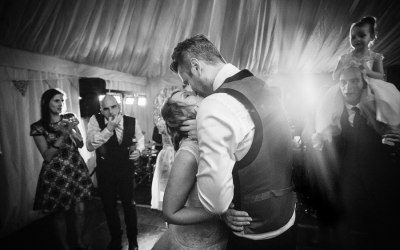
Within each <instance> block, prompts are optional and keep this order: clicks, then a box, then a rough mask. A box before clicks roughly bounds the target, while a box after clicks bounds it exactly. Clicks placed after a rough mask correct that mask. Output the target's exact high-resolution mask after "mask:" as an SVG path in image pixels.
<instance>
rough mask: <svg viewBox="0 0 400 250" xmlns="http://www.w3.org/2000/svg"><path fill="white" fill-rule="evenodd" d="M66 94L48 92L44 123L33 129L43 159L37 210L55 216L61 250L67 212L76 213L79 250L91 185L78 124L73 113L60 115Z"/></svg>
mask: <svg viewBox="0 0 400 250" xmlns="http://www.w3.org/2000/svg"><path fill="white" fill-rule="evenodd" d="M63 103H64V94H63V93H62V92H61V91H59V90H57V89H49V90H47V91H45V92H44V93H43V95H42V99H41V116H42V117H41V119H40V120H39V121H37V122H35V123H33V124H32V125H31V132H30V134H31V136H33V139H34V140H35V144H36V146H37V148H38V149H39V151H40V153H41V154H42V156H43V159H44V161H43V165H42V169H41V171H40V175H39V180H38V185H37V189H36V196H35V203H34V208H33V209H34V210H40V211H42V212H43V213H46V214H49V213H54V226H55V231H56V234H57V237H58V238H59V240H60V243H61V246H62V249H69V246H68V243H67V222H66V214H67V212H68V211H70V210H71V211H72V212H74V216H73V218H74V230H75V231H76V248H77V249H85V248H86V247H85V245H84V244H83V242H82V231H83V223H84V201H85V200H88V199H90V195H91V188H92V181H91V179H90V176H89V171H88V168H87V166H86V164H85V162H84V160H83V158H82V157H81V155H80V154H79V151H78V147H79V148H81V147H82V146H83V139H82V136H81V133H80V131H79V129H78V126H77V125H78V123H79V122H78V120H77V118H76V117H75V116H74V114H72V113H67V114H61V112H62V107H63Z"/></svg>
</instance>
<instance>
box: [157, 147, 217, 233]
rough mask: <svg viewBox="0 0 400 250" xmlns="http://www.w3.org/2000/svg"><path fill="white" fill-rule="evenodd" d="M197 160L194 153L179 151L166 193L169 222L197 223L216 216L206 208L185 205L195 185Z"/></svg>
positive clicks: (180, 223)
mask: <svg viewBox="0 0 400 250" xmlns="http://www.w3.org/2000/svg"><path fill="white" fill-rule="evenodd" d="M196 173H197V161H196V158H195V157H194V155H193V154H192V153H190V152H189V151H186V150H181V151H179V152H178V153H177V154H176V156H175V160H174V163H173V166H172V169H171V173H170V176H169V179H168V183H167V187H166V189H165V194H164V199H163V200H164V202H163V215H164V218H165V220H166V221H167V222H168V223H171V224H176V225H188V224H195V223H200V222H204V221H207V220H210V219H212V218H215V215H213V214H212V213H210V212H207V211H206V210H205V209H204V208H201V207H199V208H196V207H185V203H186V201H187V199H188V196H189V194H190V191H191V190H192V188H193V185H195V182H196Z"/></svg>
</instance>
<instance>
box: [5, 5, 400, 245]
mask: <svg viewBox="0 0 400 250" xmlns="http://www.w3.org/2000/svg"><path fill="white" fill-rule="evenodd" d="M399 13H400V1H398V0H384V1H381V0H335V1H332V0H137V1H136V0H112V1H110V0H57V1H52V0H35V1H31V0H2V1H0V81H1V83H0V97H2V98H0V104H1V105H0V117H2V119H1V120H0V200H1V201H2V202H3V203H2V204H3V205H2V206H0V215H1V217H0V237H1V236H3V235H5V234H7V233H10V232H12V231H14V230H16V229H18V228H21V227H23V226H24V225H26V224H27V223H29V222H31V221H32V220H33V219H34V218H36V217H37V214H36V213H33V212H32V210H31V207H32V203H33V194H34V189H35V185H36V182H37V176H38V173H39V171H40V162H41V161H42V160H41V159H42V158H41V156H40V154H39V153H38V151H37V149H36V147H35V146H34V143H33V140H32V138H31V137H30V136H29V134H28V133H29V124H30V123H32V122H34V121H36V120H38V119H39V106H38V101H39V100H40V95H41V93H43V91H44V90H45V89H47V88H48V87H50V86H49V85H48V82H51V83H52V84H53V85H54V86H57V87H60V88H62V89H63V90H64V91H66V92H67V94H68V96H69V98H70V99H69V100H70V102H69V103H68V104H67V106H68V108H69V110H70V111H73V112H75V113H76V114H79V107H78V103H79V101H78V98H79V92H78V87H77V86H78V77H102V78H104V79H105V80H106V82H107V87H108V88H110V89H113V88H117V89H124V90H131V91H135V92H141V93H143V92H144V93H145V94H146V96H147V97H148V101H147V103H148V106H146V108H145V109H144V110H139V111H140V112H139V111H138V110H134V108H133V107H131V108H132V110H134V111H133V112H137V113H139V116H146V114H147V115H148V117H147V118H146V119H145V121H144V122H143V120H144V119H143V120H142V119H139V120H141V121H142V122H143V124H145V126H144V127H145V128H142V129H143V130H145V131H147V134H148V135H150V134H149V131H152V125H153V123H152V113H153V112H152V100H153V98H154V97H155V96H156V95H157V94H158V93H159V91H160V90H161V89H162V88H164V87H168V86H174V85H179V84H180V83H179V79H178V77H177V76H175V75H173V74H172V73H171V72H170V70H169V64H170V60H171V59H170V55H171V53H172V50H173V48H174V47H175V46H176V44H177V43H178V42H179V41H181V40H183V39H184V38H187V37H190V36H192V35H195V34H199V33H202V34H205V35H206V36H208V37H209V38H210V40H211V41H213V42H214V43H215V45H216V46H217V47H218V48H219V49H220V50H221V52H222V55H223V56H224V57H225V59H226V61H227V62H230V63H232V64H234V65H236V66H238V67H239V68H247V69H249V70H251V71H252V72H253V73H254V74H255V75H258V76H260V77H262V78H263V79H266V80H270V79H281V80H280V81H277V82H278V83H280V82H282V84H287V85H291V84H293V85H294V84H295V83H296V82H298V78H296V74H299V73H309V74H315V75H316V74H319V75H327V76H328V77H329V75H330V72H332V71H333V69H334V68H335V66H336V64H337V61H338V57H339V56H340V55H342V54H344V53H347V52H348V51H349V49H350V45H349V41H348V33H349V27H350V24H351V23H352V22H354V21H356V20H359V19H360V18H361V17H363V16H365V15H373V16H375V17H377V18H378V29H379V34H378V40H377V41H376V43H375V45H374V47H373V49H374V50H375V51H377V52H380V53H383V54H384V55H385V60H384V66H385V67H388V66H392V65H400V15H399ZM21 55H22V56H21ZM5 57H7V58H5ZM60 71H61V72H60ZM280 75H283V77H281V78H279V76H280ZM282 79H283V80H282ZM316 79H317V78H316ZM321 79H322V78H321ZM44 80H46V81H44ZM15 81H18V82H15ZM25 81H26V82H27V85H26V86H25V85H23V84H24V82H25ZM318 81H319V82H321V81H324V80H318ZM15 83H17V85H21V86H25V87H26V93H25V95H22V94H21V93H20V92H19V91H20V90H19V89H17V88H16V87H15V85H16V84H15ZM130 85H131V86H130ZM21 86H20V87H21ZM289 87H290V86H289ZM294 92H295V91H294ZM292 97H293V96H292ZM292 97H290V96H288V99H291V98H292ZM293 106H295V108H297V106H299V105H297V103H295V104H293ZM299 114H300V113H299ZM299 116H300V115H299ZM5 118H6V119H5ZM10 120H11V121H14V123H13V122H9V121H10Z"/></svg>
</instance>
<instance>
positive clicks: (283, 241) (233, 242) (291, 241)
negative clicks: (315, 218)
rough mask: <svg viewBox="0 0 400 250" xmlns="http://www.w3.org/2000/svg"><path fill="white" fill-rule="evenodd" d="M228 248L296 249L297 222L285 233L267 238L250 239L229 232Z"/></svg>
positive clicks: (235, 249) (236, 249) (255, 249)
mask: <svg viewBox="0 0 400 250" xmlns="http://www.w3.org/2000/svg"><path fill="white" fill-rule="evenodd" d="M226 249H227V250H239V249H246V250H253V249H254V250H260V249H267V250H295V249H296V224H294V225H293V226H292V227H291V228H290V229H288V230H287V231H286V232H284V233H283V234H281V235H279V236H277V237H275V238H272V239H267V240H250V239H246V238H243V237H238V236H236V235H235V234H233V233H232V232H230V233H229V239H228V245H227V248H226Z"/></svg>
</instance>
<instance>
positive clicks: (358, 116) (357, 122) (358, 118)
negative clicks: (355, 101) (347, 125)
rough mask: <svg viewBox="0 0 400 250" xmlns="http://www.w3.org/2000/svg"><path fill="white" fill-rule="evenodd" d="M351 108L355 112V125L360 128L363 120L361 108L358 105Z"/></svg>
mask: <svg viewBox="0 0 400 250" xmlns="http://www.w3.org/2000/svg"><path fill="white" fill-rule="evenodd" d="M351 109H352V110H353V111H354V112H355V115H354V120H353V127H354V128H359V127H360V125H361V120H362V117H361V114H360V109H359V108H357V107H352V108H351Z"/></svg>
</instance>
